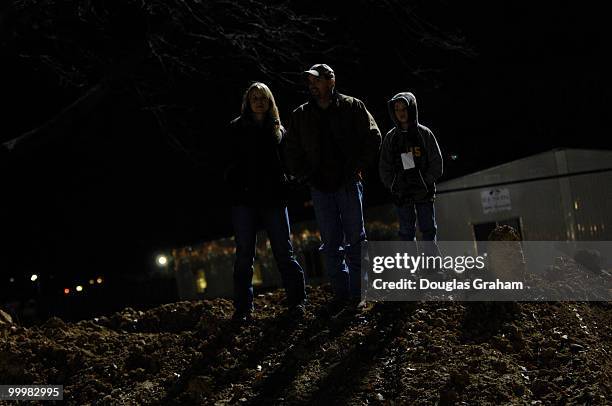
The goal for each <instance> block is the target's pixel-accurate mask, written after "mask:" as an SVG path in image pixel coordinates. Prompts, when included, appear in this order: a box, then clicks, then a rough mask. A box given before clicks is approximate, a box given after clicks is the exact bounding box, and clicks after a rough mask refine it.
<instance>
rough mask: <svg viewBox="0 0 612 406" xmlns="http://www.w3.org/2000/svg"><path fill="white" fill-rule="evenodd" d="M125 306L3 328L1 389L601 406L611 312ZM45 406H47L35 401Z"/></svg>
mask: <svg viewBox="0 0 612 406" xmlns="http://www.w3.org/2000/svg"><path fill="white" fill-rule="evenodd" d="M308 295H309V304H308V306H307V314H306V316H305V318H303V319H294V318H292V317H289V316H288V315H287V314H286V313H285V312H284V307H283V305H282V301H283V298H284V294H283V293H282V291H276V292H272V293H267V294H264V295H259V296H258V297H257V298H256V301H255V305H256V308H257V309H256V310H257V311H256V313H255V317H254V320H253V321H252V323H250V324H246V325H239V324H235V323H232V322H231V321H230V317H231V313H232V305H231V303H230V302H229V301H227V300H224V299H217V300H207V301H193V302H179V303H171V304H167V305H163V306H161V307H158V308H155V309H151V310H148V311H144V312H143V311H138V310H134V309H130V308H127V309H125V310H123V311H122V312H119V313H115V314H113V315H110V316H104V317H98V318H95V319H93V320H85V321H80V322H78V323H66V322H64V321H62V320H60V319H58V318H51V319H49V320H48V321H47V322H45V323H44V324H42V325H40V326H36V327H33V328H23V327H20V326H19V325H16V324H15V323H13V322H12V321H11V320H10V318H9V319H3V320H2V323H0V336H1V340H0V377H2V383H3V384H13V383H14V384H61V385H64V399H65V401H66V402H67V403H68V404H74V405H87V404H92V405H93V404H96V405H115V404H133V405H141V404H157V405H182V404H206V405H209V404H210V405H224V404H303V403H308V404H335V403H344V404H353V405H365V404H417V405H418V404H423V405H425V404H434V403H436V402H438V404H454V403H461V402H467V403H470V404H471V403H482V404H501V403H511V404H563V403H569V404H591V405H598V404H600V405H604V404H609V401H610V399H611V398H612V394H611V388H612V387H611V382H612V379H611V378H612V376H611V375H612V355H611V354H610V351H611V348H612V346H611V344H612V312H611V309H610V304H609V303H608V302H599V303H572V302H558V303H491V302H477V303H453V302H410V303H406V302H404V303H400V302H387V303H368V304H367V305H366V306H365V307H364V308H350V307H349V308H346V309H344V310H342V311H338V310H330V308H329V307H328V301H329V299H330V293H329V290H328V288H327V287H325V286H324V287H316V288H309V289H308ZM45 404H49V402H45Z"/></svg>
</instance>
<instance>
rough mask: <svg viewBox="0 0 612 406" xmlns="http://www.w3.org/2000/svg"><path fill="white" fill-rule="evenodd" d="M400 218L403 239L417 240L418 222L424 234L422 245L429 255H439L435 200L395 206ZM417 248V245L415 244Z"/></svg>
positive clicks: (400, 234) (400, 233)
mask: <svg viewBox="0 0 612 406" xmlns="http://www.w3.org/2000/svg"><path fill="white" fill-rule="evenodd" d="M395 207H396V209H397V216H398V218H399V236H400V239H401V240H402V241H415V240H416V222H417V219H418V222H419V230H421V233H422V234H423V241H422V247H423V252H424V253H425V254H427V255H439V254H440V250H439V248H438V244H437V242H436V241H437V238H436V232H437V230H438V226H437V224H436V211H435V208H434V204H433V202H427V203H411V204H404V205H402V206H395ZM415 250H416V246H415Z"/></svg>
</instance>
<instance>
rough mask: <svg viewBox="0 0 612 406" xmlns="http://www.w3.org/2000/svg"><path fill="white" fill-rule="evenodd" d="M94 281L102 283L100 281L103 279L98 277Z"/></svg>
mask: <svg viewBox="0 0 612 406" xmlns="http://www.w3.org/2000/svg"><path fill="white" fill-rule="evenodd" d="M96 282H97V283H102V282H104V280H103V279H102V278H101V277H100V278H98V279H96Z"/></svg>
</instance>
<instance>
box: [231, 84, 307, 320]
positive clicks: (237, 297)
mask: <svg viewBox="0 0 612 406" xmlns="http://www.w3.org/2000/svg"><path fill="white" fill-rule="evenodd" d="M284 132H285V130H284V128H283V126H282V124H281V121H280V117H279V113H278V107H277V106H276V102H275V100H274V96H273V95H272V92H271V91H270V89H269V88H268V86H266V85H265V84H264V83H261V82H255V83H253V84H251V85H250V86H249V87H248V89H247V90H246V91H245V93H244V96H243V100H242V109H241V113H240V116H239V117H237V118H236V119H234V120H232V122H231V123H230V126H229V137H230V139H229V144H230V150H229V151H228V152H229V159H228V162H227V163H228V166H227V168H226V170H225V180H226V182H227V184H228V186H229V188H230V194H231V200H232V223H233V225H234V233H235V238H236V260H235V263H234V307H235V313H234V317H233V319H234V320H237V321H247V320H249V319H250V318H251V315H252V311H253V285H252V278H253V263H254V260H255V244H256V234H257V229H258V227H259V226H260V225H261V226H263V227H264V228H265V229H266V232H267V233H268V238H269V239H270V246H271V248H272V253H273V255H274V259H275V260H276V264H277V266H278V269H279V271H280V273H281V278H282V281H283V286H284V288H285V292H286V294H287V304H288V306H289V311H290V313H292V314H296V315H298V316H300V315H303V313H304V310H305V309H304V302H305V299H306V292H305V288H304V271H303V269H302V267H301V266H300V264H299V263H298V262H297V261H296V259H295V256H294V254H293V246H292V244H291V239H290V228H289V215H288V212H287V202H286V200H287V197H286V194H287V190H286V176H285V173H284V169H283V164H282V161H281V158H280V157H281V154H280V145H281V143H282V141H283V135H284Z"/></svg>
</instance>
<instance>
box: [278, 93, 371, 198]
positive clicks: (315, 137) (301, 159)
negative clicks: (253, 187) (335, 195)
mask: <svg viewBox="0 0 612 406" xmlns="http://www.w3.org/2000/svg"><path fill="white" fill-rule="evenodd" d="M380 142H381V136H380V131H379V129H378V126H377V125H376V122H375V121H374V118H373V117H372V115H371V114H370V113H369V112H368V110H367V109H366V107H365V105H364V104H363V102H362V101H360V100H358V99H356V98H354V97H350V96H345V95H343V94H339V93H335V94H334V96H333V98H332V102H331V104H330V106H329V107H328V108H327V109H325V110H323V109H321V108H320V107H319V106H318V105H317V103H316V101H309V102H307V103H304V104H303V105H301V106H299V107H298V108H297V109H295V110H294V111H293V114H292V116H291V122H290V124H289V129H288V133H287V137H286V145H285V159H286V165H287V167H288V168H289V171H290V172H291V174H293V175H294V176H296V177H297V178H298V179H302V180H304V181H307V182H309V183H310V184H311V185H312V186H313V187H315V188H317V189H320V190H322V191H328V192H332V191H335V190H337V189H338V188H339V187H340V186H342V183H344V182H346V181H349V180H352V179H355V178H357V177H359V175H360V173H361V172H362V171H363V170H365V169H366V168H368V167H369V166H371V165H373V164H374V163H376V159H377V158H378V154H379V149H380ZM334 189H335V190H334Z"/></svg>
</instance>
